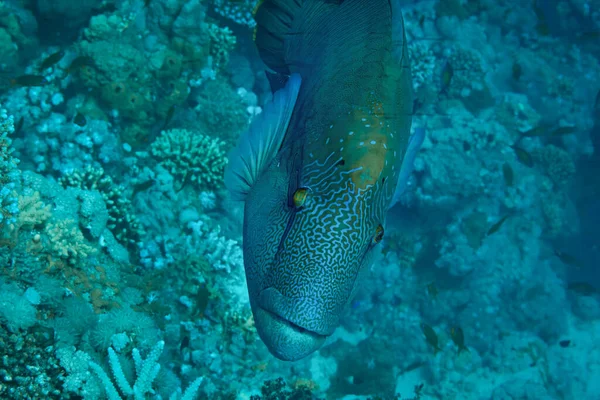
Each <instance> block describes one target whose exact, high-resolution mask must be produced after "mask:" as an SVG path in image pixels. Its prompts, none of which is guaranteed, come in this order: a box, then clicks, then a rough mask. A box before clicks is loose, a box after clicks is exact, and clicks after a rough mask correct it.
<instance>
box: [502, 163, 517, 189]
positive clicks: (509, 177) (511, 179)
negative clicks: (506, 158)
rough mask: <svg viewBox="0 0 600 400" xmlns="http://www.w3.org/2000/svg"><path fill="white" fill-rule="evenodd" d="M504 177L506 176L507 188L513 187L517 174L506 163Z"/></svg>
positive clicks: (503, 170) (503, 168)
mask: <svg viewBox="0 0 600 400" xmlns="http://www.w3.org/2000/svg"><path fill="white" fill-rule="evenodd" d="M502 175H504V183H505V184H506V186H512V185H513V182H514V179H515V173H514V171H513V169H512V167H511V166H510V164H509V163H504V165H502Z"/></svg>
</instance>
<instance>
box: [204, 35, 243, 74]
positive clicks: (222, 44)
mask: <svg viewBox="0 0 600 400" xmlns="http://www.w3.org/2000/svg"><path fill="white" fill-rule="evenodd" d="M208 36H209V38H210V55H211V56H212V57H213V63H214V65H215V66H216V67H217V68H219V67H223V66H225V65H226V64H227V62H228V61H229V53H230V52H231V50H233V49H234V48H235V44H236V38H235V36H233V33H232V32H231V30H230V29H229V28H227V27H225V28H221V27H219V26H217V25H215V24H209V25H208Z"/></svg>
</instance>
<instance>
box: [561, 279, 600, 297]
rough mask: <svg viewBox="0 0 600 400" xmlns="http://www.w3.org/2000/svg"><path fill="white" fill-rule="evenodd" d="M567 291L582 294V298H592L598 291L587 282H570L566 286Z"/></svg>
mask: <svg viewBox="0 0 600 400" xmlns="http://www.w3.org/2000/svg"><path fill="white" fill-rule="evenodd" d="M567 289H569V290H571V291H573V292H576V293H579V294H582V295H584V296H592V295H594V294H596V293H598V289H596V288H595V287H593V286H592V285H590V284H589V283H587V282H570V283H569V284H568V285H567Z"/></svg>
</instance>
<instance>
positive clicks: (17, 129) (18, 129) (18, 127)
mask: <svg viewBox="0 0 600 400" xmlns="http://www.w3.org/2000/svg"><path fill="white" fill-rule="evenodd" d="M24 123H25V117H21V118H19V121H17V124H16V125H15V131H14V132H13V136H17V135H18V134H19V132H21V129H23V124H24Z"/></svg>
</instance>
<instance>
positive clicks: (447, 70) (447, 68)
mask: <svg viewBox="0 0 600 400" xmlns="http://www.w3.org/2000/svg"><path fill="white" fill-rule="evenodd" d="M453 76H454V68H453V67H452V64H450V62H449V61H447V62H446V65H444V68H443V69H442V89H441V90H440V94H442V93H447V92H448V88H449V87H450V83H451V82H452V77H453Z"/></svg>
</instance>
